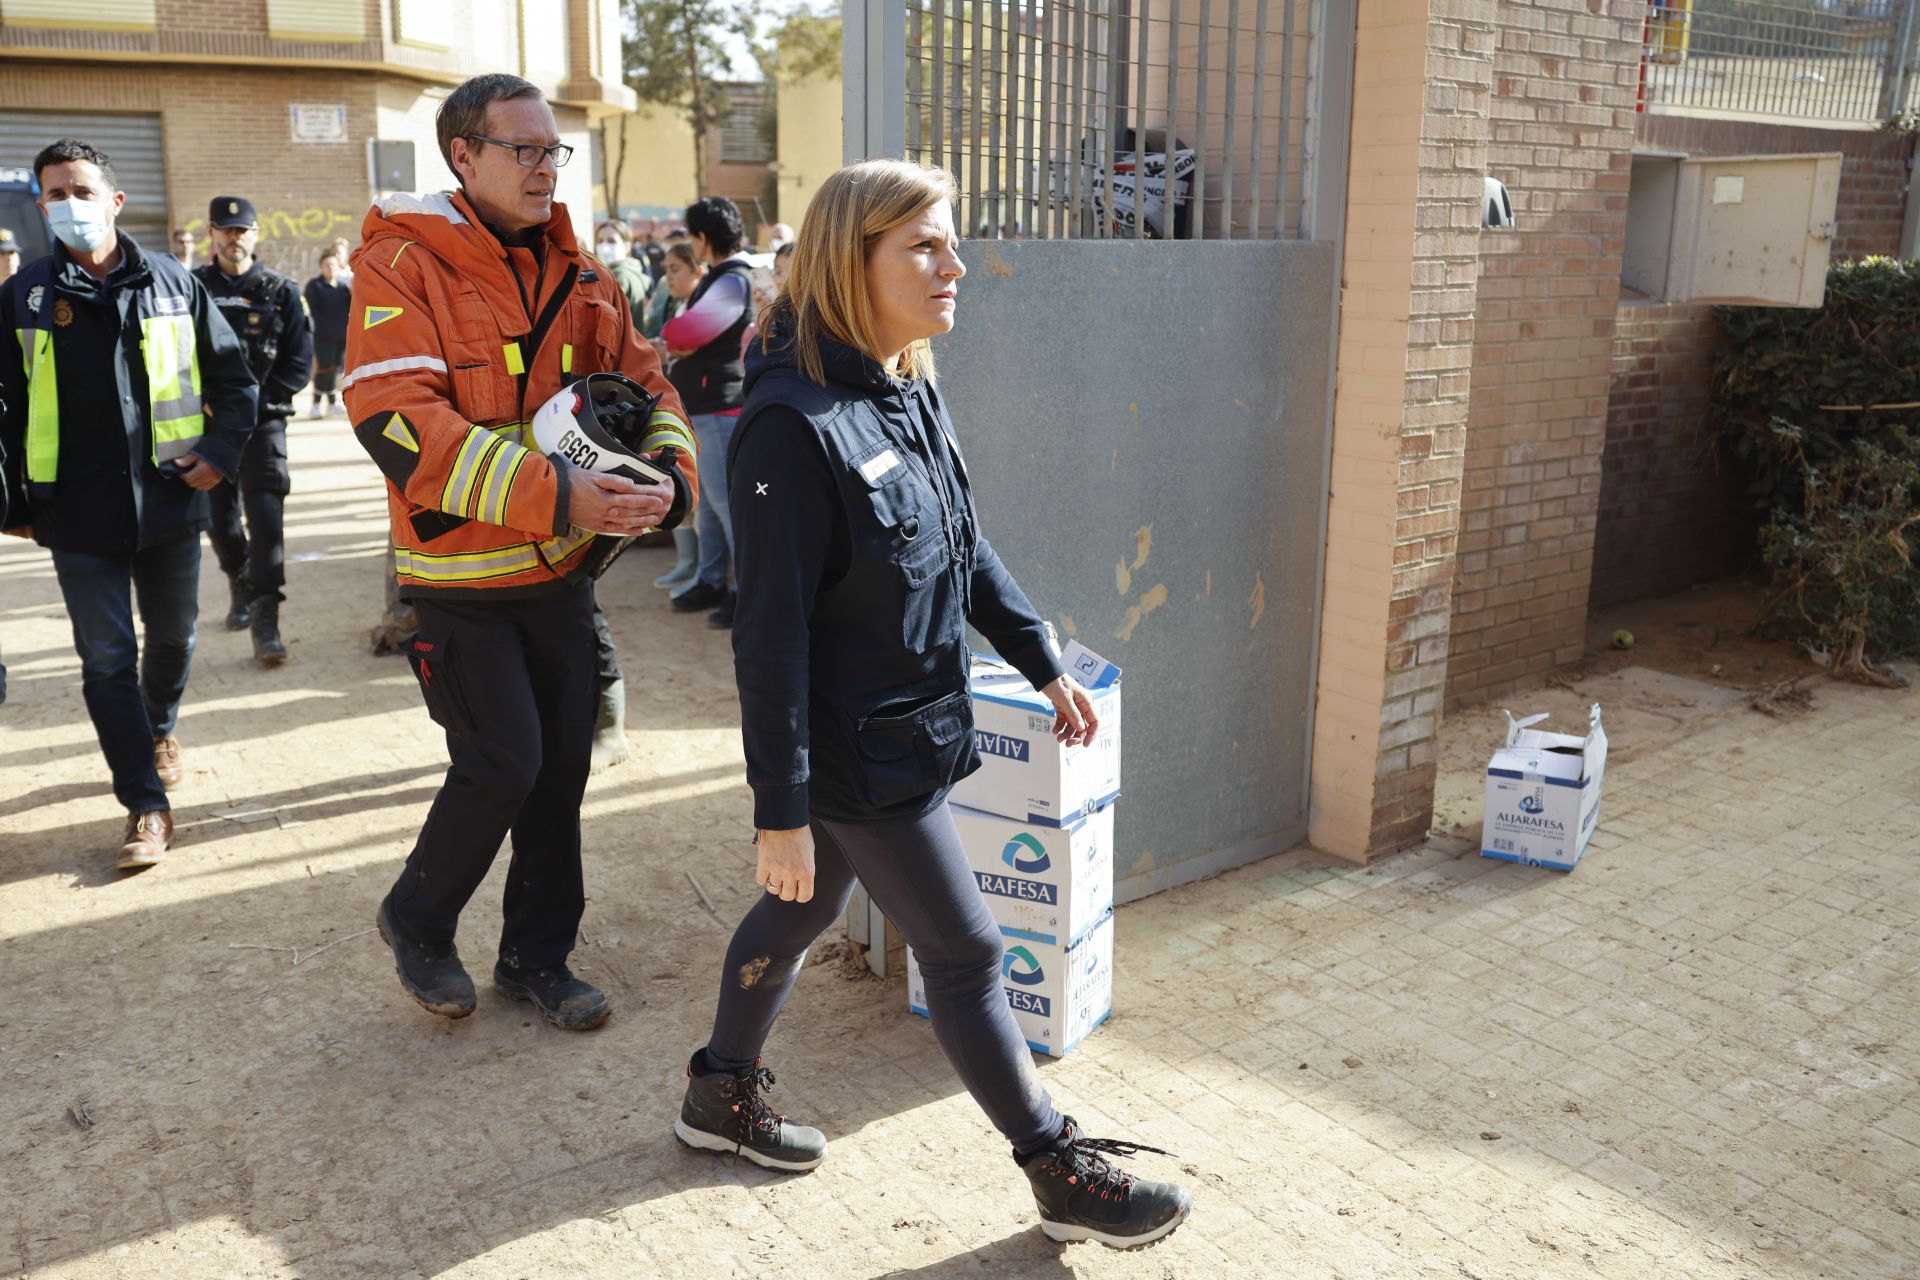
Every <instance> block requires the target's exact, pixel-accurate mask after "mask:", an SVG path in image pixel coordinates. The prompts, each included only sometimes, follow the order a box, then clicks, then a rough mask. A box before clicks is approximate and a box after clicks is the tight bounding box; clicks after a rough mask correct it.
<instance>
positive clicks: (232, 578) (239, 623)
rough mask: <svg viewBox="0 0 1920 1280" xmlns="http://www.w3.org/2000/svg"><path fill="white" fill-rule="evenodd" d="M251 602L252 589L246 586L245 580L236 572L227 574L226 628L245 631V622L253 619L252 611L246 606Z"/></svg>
mask: <svg viewBox="0 0 1920 1280" xmlns="http://www.w3.org/2000/svg"><path fill="white" fill-rule="evenodd" d="M252 602H253V591H252V589H251V588H250V587H248V586H247V580H246V579H245V578H244V577H242V576H241V575H240V574H237V573H230V574H228V575H227V630H229V631H245V630H246V629H247V623H249V622H251V621H253V611H252V610H251V609H250V608H248V606H249V605H250V604H252Z"/></svg>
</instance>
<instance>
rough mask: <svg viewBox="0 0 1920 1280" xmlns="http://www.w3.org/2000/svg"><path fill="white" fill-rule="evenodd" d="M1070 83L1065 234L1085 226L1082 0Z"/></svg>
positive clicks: (1084, 26)
mask: <svg viewBox="0 0 1920 1280" xmlns="http://www.w3.org/2000/svg"><path fill="white" fill-rule="evenodd" d="M1071 31H1073V35H1071V46H1069V48H1071V54H1073V61H1071V77H1073V79H1071V84H1069V88H1068V111H1066V117H1068V146H1069V148H1071V150H1069V152H1068V150H1064V154H1069V155H1071V157H1073V159H1071V161H1069V169H1071V175H1073V188H1071V192H1069V194H1068V226H1069V234H1073V236H1085V234H1087V228H1085V226H1083V225H1081V188H1083V186H1085V175H1087V98H1085V94H1087V4H1085V2H1083V0H1075V2H1073V25H1071Z"/></svg>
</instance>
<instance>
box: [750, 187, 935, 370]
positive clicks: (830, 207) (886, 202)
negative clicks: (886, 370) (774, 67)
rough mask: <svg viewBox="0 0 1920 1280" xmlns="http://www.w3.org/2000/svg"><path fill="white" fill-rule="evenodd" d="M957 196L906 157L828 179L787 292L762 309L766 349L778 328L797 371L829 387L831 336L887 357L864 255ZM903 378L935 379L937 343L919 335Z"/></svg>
mask: <svg viewBox="0 0 1920 1280" xmlns="http://www.w3.org/2000/svg"><path fill="white" fill-rule="evenodd" d="M955 194H956V187H955V185H954V181H953V175H951V174H949V173H948V172H947V171H946V170H945V169H936V168H933V167H931V166H929V165H922V164H915V163H913V162H912V161H908V160H863V161H861V162H860V163H859V164H850V165H848V166H846V167H845V168H844V169H841V170H839V171H837V172H836V173H834V174H833V175H832V176H831V177H829V178H828V179H827V180H826V181H825V182H824V183H822V184H821V186H820V190H819V191H817V192H815V193H814V197H813V199H812V200H811V201H809V202H808V203H807V213H806V216H805V217H804V218H802V219H801V221H800V235H799V237H798V238H797V239H795V240H794V242H793V261H792V263H791V264H789V265H788V267H787V291H786V293H785V294H784V295H782V296H781V297H780V298H778V299H776V300H775V301H774V302H772V303H770V304H769V305H768V306H767V308H766V310H765V311H763V312H761V314H760V332H761V333H762V334H763V335H765V336H764V337H763V338H762V339H761V347H762V349H763V350H766V349H768V348H769V346H770V344H771V341H772V336H773V335H772V330H773V328H774V327H775V326H778V327H779V328H780V329H781V330H782V331H783V332H784V334H785V335H786V336H787V337H788V338H789V339H790V340H791V341H792V343H793V353H794V360H795V363H797V364H798V365H799V366H800V371H801V372H802V373H804V374H806V375H807V377H809V378H811V379H812V380H813V381H815V382H818V383H821V384H825V382H826V380H827V377H826V366H825V363H824V362H823V361H822V360H821V358H820V344H821V342H822V341H823V340H826V339H833V340H836V341H839V342H843V343H845V344H846V345H847V346H850V347H853V348H854V349H856V350H858V351H861V352H864V353H865V354H867V355H869V356H872V357H873V358H874V359H876V360H880V359H883V358H885V356H886V354H887V353H885V352H882V351H880V350H879V349H878V341H877V339H876V337H875V334H874V330H873V304H872V303H871V301H870V300H869V299H868V297H867V255H868V254H869V253H870V252H871V251H872V249H873V246H874V244H875V243H876V242H877V241H878V240H879V239H880V237H881V236H883V235H885V234H886V233H887V232H889V231H891V230H893V229H894V228H895V227H897V226H899V225H900V224H901V223H903V222H906V221H908V220H909V219H911V218H913V217H915V216H917V215H919V214H922V213H925V212H926V211H927V210H928V209H930V208H932V207H933V206H934V205H937V204H940V203H943V202H946V201H951V200H952V199H953V198H954V196H955ZM894 372H895V373H896V374H897V376H899V377H902V378H908V379H913V378H927V379H931V378H932V377H933V348H932V347H931V346H930V345H928V343H927V340H926V339H924V338H922V339H920V340H918V341H916V342H914V343H913V344H912V345H911V346H909V347H908V348H907V349H906V351H905V352H904V353H903V354H902V356H901V358H900V367H899V368H898V369H897V370H895V371H894Z"/></svg>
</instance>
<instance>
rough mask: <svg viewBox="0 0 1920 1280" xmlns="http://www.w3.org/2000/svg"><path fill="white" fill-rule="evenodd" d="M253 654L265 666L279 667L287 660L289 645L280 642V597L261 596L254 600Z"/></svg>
mask: <svg viewBox="0 0 1920 1280" xmlns="http://www.w3.org/2000/svg"><path fill="white" fill-rule="evenodd" d="M252 626H253V656H254V657H255V658H256V659H257V660H258V661H259V663H260V665H261V666H263V667H277V666H279V665H280V664H281V663H283V662H285V661H286V660H287V646H286V645H284V644H281V643H280V597H278V596H261V597H260V598H259V599H257V600H255V601H254V602H253V623H252Z"/></svg>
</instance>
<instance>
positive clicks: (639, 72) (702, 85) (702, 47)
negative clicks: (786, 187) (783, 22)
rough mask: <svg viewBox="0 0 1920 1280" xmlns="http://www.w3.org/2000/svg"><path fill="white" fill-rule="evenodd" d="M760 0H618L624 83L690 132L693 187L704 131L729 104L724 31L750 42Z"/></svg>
mask: <svg viewBox="0 0 1920 1280" xmlns="http://www.w3.org/2000/svg"><path fill="white" fill-rule="evenodd" d="M762 3H763V0H620V21H621V27H622V30H623V32H624V36H623V39H622V40H621V51H622V54H623V59H622V60H623V62H624V65H625V70H626V81H627V85H628V87H629V88H631V89H632V90H633V91H634V93H635V95H637V96H638V97H639V99H640V100H641V101H642V102H651V103H654V104H656V105H659V106H663V107H671V108H672V109H673V110H675V111H677V112H678V113H679V114H680V118H681V119H683V120H685V121H686V122H687V126H688V127H689V128H690V129H692V130H693V186H694V190H695V191H696V192H698V191H701V190H702V189H703V188H704V187H705V185H706V178H707V130H708V129H710V128H712V127H713V126H714V125H717V124H719V123H721V122H722V121H724V120H725V119H726V118H727V114H728V113H729V112H730V111H732V109H733V99H732V97H731V96H730V95H729V94H728V93H727V89H726V85H725V81H726V79H727V71H728V68H729V67H730V66H731V59H730V58H729V57H728V56H727V49H726V46H725V44H724V41H725V39H726V38H727V37H729V36H731V37H733V38H734V39H736V40H738V41H739V42H740V44H741V45H744V46H747V47H751V46H752V42H753V39H754V35H755V33H756V31H757V29H758V27H759V24H760V16H761V12H762Z"/></svg>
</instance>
